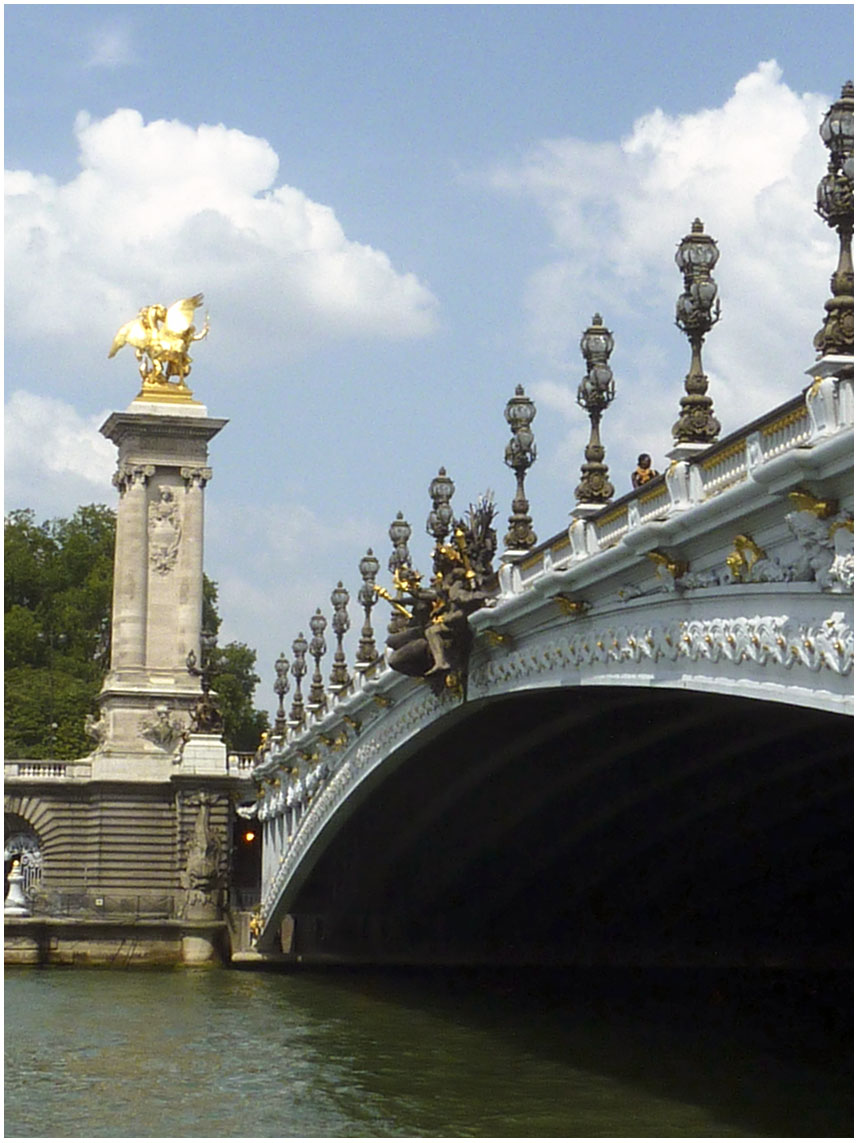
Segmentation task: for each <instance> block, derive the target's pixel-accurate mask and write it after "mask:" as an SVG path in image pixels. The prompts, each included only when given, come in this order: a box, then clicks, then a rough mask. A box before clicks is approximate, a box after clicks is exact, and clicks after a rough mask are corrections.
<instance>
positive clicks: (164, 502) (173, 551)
mask: <svg viewBox="0 0 859 1143" xmlns="http://www.w3.org/2000/svg"><path fill="white" fill-rule="evenodd" d="M181 538H182V525H181V523H180V520H179V505H178V504H177V503H176V499H175V496H174V494H173V489H172V488H171V487H170V485H169V484H159V485H158V499H157V500H153V501H152V503H151V504H150V505H149V562H150V563H151V564H152V566H153V567H154V568H155V570H156V571H157V572H158V574H159V575H167V573H168V572H170V571H172V569H173V567H174V566H175V564H176V557H177V555H178V553H179V541H180V539H181Z"/></svg>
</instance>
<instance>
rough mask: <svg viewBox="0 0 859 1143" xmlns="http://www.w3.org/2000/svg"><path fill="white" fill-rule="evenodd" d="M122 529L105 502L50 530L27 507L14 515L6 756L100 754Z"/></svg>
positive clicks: (8, 569)
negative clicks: (89, 728) (102, 694)
mask: <svg viewBox="0 0 859 1143" xmlns="http://www.w3.org/2000/svg"><path fill="white" fill-rule="evenodd" d="M115 531H116V518H115V515H114V513H113V512H112V511H111V510H110V509H109V508H105V507H104V506H103V505H97V504H90V505H85V506H83V507H81V508H78V509H77V511H76V512H75V514H74V515H73V516H72V517H71V518H70V519H68V520H66V519H58V520H47V521H45V522H44V523H42V524H37V523H36V518H35V514H34V513H33V512H32V511H31V510H29V509H23V510H18V511H15V512H10V513H9V515H8V516H7V517H6V520H5V526H4V589H5V598H4V612H5V614H4V628H5V641H4V644H5V645H4V662H5V668H6V670H5V696H4V698H5V752H6V757H7V758H39V757H53V758H75V757H80V756H81V755H82V754H86V753H87V751H88V750H89V749H90V748H91V746H92V743H91V742H90V740H89V739H88V738H87V737H86V735H85V733H84V728H83V724H84V718H85V716H86V715H87V714H88V713H93V714H94V713H95V710H96V707H95V700H96V697H97V695H98V692H99V689H100V687H101V680H102V676H103V675H104V672H105V670H106V668H107V663H108V657H109V646H108V633H109V630H110V603H111V594H112V590H113V544H114V535H115Z"/></svg>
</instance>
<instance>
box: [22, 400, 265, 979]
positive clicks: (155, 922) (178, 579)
mask: <svg viewBox="0 0 859 1143" xmlns="http://www.w3.org/2000/svg"><path fill="white" fill-rule="evenodd" d="M226 423H227V422H226V421H225V420H220V419H215V418H211V417H209V416H208V414H207V411H206V408H205V406H203V405H202V404H200V403H199V402H197V401H194V400H193V399H191V397H190V394H189V396H188V398H187V399H183V400H181V401H178V402H177V401H175V400H173V401H170V402H167V401H165V402H163V403H161V402H159V401H156V400H142V399H137V400H135V401H133V402H132V403H131V405H130V406H129V408H128V409H127V410H126V411H125V412H124V413H113V414H111V416H110V417H108V419H107V420H106V422H105V424H104V425H103V426H102V430H101V431H102V433H103V434H104V435H105V436H106V437H107V438H108V439H109V440H111V441H112V442H113V443H114V444H115V445H116V446H117V450H118V467H117V471H116V474H115V476H114V484H115V486H116V488H117V490H118V493H119V504H118V508H117V528H116V552H115V560H114V594H113V612H112V627H111V636H112V638H111V662H110V670H109V672H108V674H107V676H106V678H105V680H104V685H103V687H102V690H101V694H100V696H99V708H100V713H99V717H98V719H96V720H93V719H90V720H89V726H88V729H89V731H90V734H91V735H92V737H93V738H94V739H95V746H94V749H93V751H92V753H91V754H90V755H89V756H87V757H86V758H83V759H79V760H77V761H75V762H59V761H54V760H39V759H34V760H15V761H9V762H7V763H6V764H5V812H6V825H7V829H6V833H7V836H8V835H9V834H10V833H14V832H18V833H21V832H24V833H28V834H30V835H32V836H33V837H35V839H36V842H37V845H38V853H39V859H40V862H41V879H40V882H39V884H38V885H37V886H36V887H35V888H33V890H32V891H31V893H30V895H29V900H30V901H31V904H32V915H31V916H30V917H20V918H11V917H7V918H6V942H5V943H6V960H7V963H31V962H34V961H38V962H40V963H100V964H101V963H127V962H128V961H129V960H135V961H143V962H147V961H149V962H158V963H162V962H165V961H167V962H173V961H191V962H194V963H197V962H200V961H207V960H212V959H215V958H216V957H218V956H219V955H220V954H222V953H223V950H224V943H225V934H226V932H227V924H226V921H225V919H224V918H225V910H226V906H227V885H228V879H229V868H230V851H231V842H232V830H233V823H234V812H235V809H234V808H235V804H236V801H237V799H238V798H239V797H241V796H242V794H243V793H244V792H245V788H246V786H247V777H246V775H243V774H240V773H237V772H236V771H235V769H234V770H233V771H232V772H231V771H230V770H229V768H228V761H227V752H226V746H225V744H224V742H223V740H222V739H221V737H220V735H219V734H212V733H199V732H198V731H197V730H196V727H195V723H194V712H195V708H196V706H197V704H198V703H199V702H200V700H201V698H202V688H201V683H200V663H201V626H202V607H203V533H204V493H205V488H206V485H207V483H208V481H209V480H210V479H211V476H212V471H211V469H210V468H209V467H208V444H209V441H211V440H212V439H213V437H214V436H215V435H216V434H217V433H218V432H220V430H221V429H222V428H223V426H224V425H225V424H226Z"/></svg>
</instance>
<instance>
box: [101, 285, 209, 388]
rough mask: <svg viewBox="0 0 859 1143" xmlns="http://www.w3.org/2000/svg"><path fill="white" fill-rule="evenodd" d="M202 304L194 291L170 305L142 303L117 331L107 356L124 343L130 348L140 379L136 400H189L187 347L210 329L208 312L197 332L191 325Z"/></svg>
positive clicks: (189, 368) (188, 355) (198, 295)
mask: <svg viewBox="0 0 859 1143" xmlns="http://www.w3.org/2000/svg"><path fill="white" fill-rule="evenodd" d="M202 303H203V295H202V294H194V295H193V296H192V297H190V298H181V299H180V300H179V301H177V302H174V303H173V305H172V306H162V305H150V306H144V307H143V309H142V310H140V312H139V313H138V315H137V317H136V318H132V320H131V321H129V322H126V323H125V325H124V326H122V327H121V328H120V329H119V330H118V331H117V334H116V337H114V339H113V344H112V345H111V347H110V351H109V352H108V355H107V356H108V357H114V356H115V355H116V354H117V353H118V352H119V350H120V349H122V347H123V346H124V345H130V346H132V347H133V349H134V353H135V356H136V358H137V364H138V368H139V370H140V378H141V381H142V382H143V387H142V389H141V391H140V393H139V394H138V399H143V400H147V401H153V400H154V401H163V400H167V401H176V400H180V401H188V400H190V399H191V390H190V389H189V388H188V386H187V385H186V384H185V378H186V377H187V376H188V374H189V373H190V372H191V355H190V353H189V352H188V349H189V346H190V345H191V342H192V341H201V340H202V339H203V338H204V337H205V336H206V335H207V334H208V332H209V318H208V315H207V316H206V321H205V324H204V326H203V328H202V329H201V330H200V332H199V333H198V332H197V330H196V328H195V326H194V311H195V310H196V309H197V308H198V307H199V306H200V305H202ZM174 378H175V380H173V379H174Z"/></svg>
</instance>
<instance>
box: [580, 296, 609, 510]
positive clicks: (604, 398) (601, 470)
mask: <svg viewBox="0 0 859 1143" xmlns="http://www.w3.org/2000/svg"><path fill="white" fill-rule="evenodd" d="M579 344H580V346H581V350H582V356H583V357H584V359H585V363H586V365H587V367H588V371H587V373H586V374H585V376H584V377H583V378H582V380H581V383H580V384H579V388H578V392H577V393H576V400H577V401H578V403H579V404H580V405H581V407H582V408H583V409H585V410H587V414H588V416H589V417H590V420H591V435H590V440H589V441H588V443H587V446H586V447H585V463H584V464H583V465H582V479H581V482H580V484H579V486H578V488H577V489H576V501H577V504H576V507H575V509H574V511H573V516H576V517H586V516H593V515H594V514H595V513H597V512H600V511H602V509H603V508H605V506H606V505H607V504H608V503H610V501H611V499H612V497H613V496H614V485H613V484H612V483H611V481H610V480H609V478H608V465H607V464H605V463H604V460H605V449H604V448H603V446H602V443H601V441H600V420H601V418H602V415H603V413H604V412H605V410H606V409H607V408H608V407H609V405H610V404H611V403H612V401H613V400H614V375H613V374H612V371H611V366H610V365H609V363H608V359H609V357H610V356H611V352H612V350H613V349H614V338H613V337H612V335H611V333H610V331H609V330H607V329H606V328H605V326H604V325H603V321H602V318H601V317H600V315H599V314H594V318H593V321H592V322H591V324H590V326H589V327H588V328H587V329H586V330H585V332H584V333H583V334H582V340H581V342H580V343H579Z"/></svg>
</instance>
